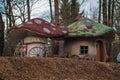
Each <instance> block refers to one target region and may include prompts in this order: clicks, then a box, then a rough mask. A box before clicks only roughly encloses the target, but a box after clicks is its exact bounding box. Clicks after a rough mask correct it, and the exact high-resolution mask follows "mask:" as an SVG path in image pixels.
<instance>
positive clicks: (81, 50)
mask: <svg viewBox="0 0 120 80" xmlns="http://www.w3.org/2000/svg"><path fill="white" fill-rule="evenodd" d="M87 53H88V46H80V54H87Z"/></svg>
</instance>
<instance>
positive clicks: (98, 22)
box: [98, 0, 102, 23]
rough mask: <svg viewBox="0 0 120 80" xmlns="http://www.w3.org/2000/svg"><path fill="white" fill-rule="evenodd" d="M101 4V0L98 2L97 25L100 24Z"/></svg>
mask: <svg viewBox="0 0 120 80" xmlns="http://www.w3.org/2000/svg"><path fill="white" fill-rule="evenodd" d="M101 3H102V1H101V0H99V15H98V23H100V22H101V7H102V6H101Z"/></svg>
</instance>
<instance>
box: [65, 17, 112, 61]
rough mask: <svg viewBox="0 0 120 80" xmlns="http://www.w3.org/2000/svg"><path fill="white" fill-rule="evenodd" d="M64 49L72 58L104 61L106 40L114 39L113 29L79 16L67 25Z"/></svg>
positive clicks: (105, 58)
mask: <svg viewBox="0 0 120 80" xmlns="http://www.w3.org/2000/svg"><path fill="white" fill-rule="evenodd" d="M68 31H69V32H68V36H67V37H66V38H65V44H64V51H65V53H66V54H68V55H69V56H70V57H72V58H79V59H91V60H97V61H106V60H107V52H106V41H112V40H113V39H114V29H113V28H112V27H108V26H105V25H103V24H99V23H96V22H94V21H92V20H90V19H88V18H80V19H79V20H78V21H76V22H74V23H73V24H71V25H69V26H68Z"/></svg>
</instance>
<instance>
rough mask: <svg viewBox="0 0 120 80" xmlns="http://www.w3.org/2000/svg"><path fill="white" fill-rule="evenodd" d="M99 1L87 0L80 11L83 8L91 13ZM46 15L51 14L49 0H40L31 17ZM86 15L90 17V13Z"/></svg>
mask: <svg viewBox="0 0 120 80" xmlns="http://www.w3.org/2000/svg"><path fill="white" fill-rule="evenodd" d="M78 1H79V2H81V0H78ZM97 2H98V0H87V2H85V3H84V4H83V5H82V6H81V8H80V12H81V11H82V10H84V11H85V13H87V14H91V10H92V11H93V10H95V9H96V8H97V7H98V3H97ZM53 5H54V4H53ZM46 15H49V1H48V0H40V1H38V2H37V3H36V4H35V5H34V6H33V8H32V12H31V16H32V17H31V18H35V17H40V18H44V17H45V16H46ZM86 17H89V18H90V16H89V15H87V16H86ZM45 19H46V18H45Z"/></svg>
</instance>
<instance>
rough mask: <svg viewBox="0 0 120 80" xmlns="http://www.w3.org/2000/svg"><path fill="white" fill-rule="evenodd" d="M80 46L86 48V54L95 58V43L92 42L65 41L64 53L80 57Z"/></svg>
mask: <svg viewBox="0 0 120 80" xmlns="http://www.w3.org/2000/svg"><path fill="white" fill-rule="evenodd" d="M80 46H88V54H89V55H91V56H96V53H97V52H96V43H95V42H94V41H92V40H80V39H73V40H70V39H68V40H66V41H65V48H64V50H65V53H69V54H71V55H74V54H75V55H80V54H81V53H80Z"/></svg>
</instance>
